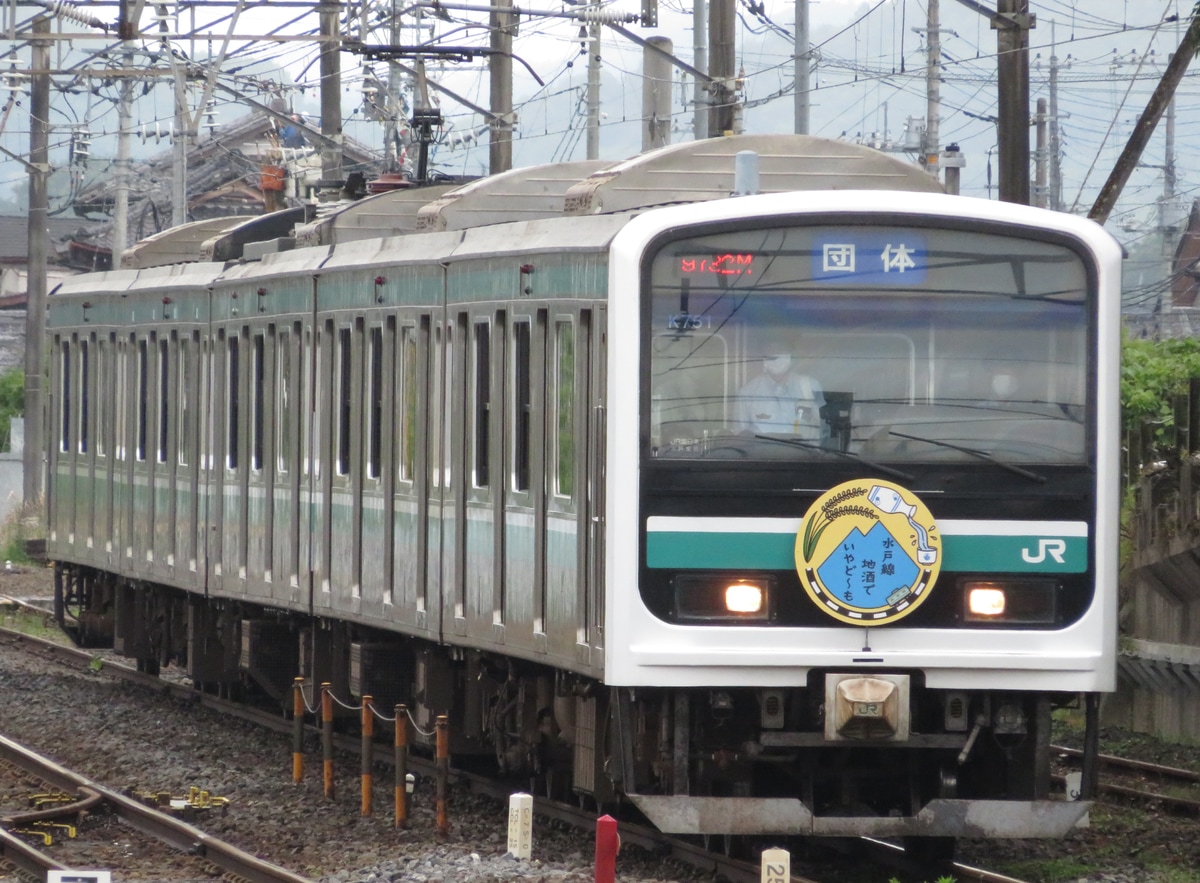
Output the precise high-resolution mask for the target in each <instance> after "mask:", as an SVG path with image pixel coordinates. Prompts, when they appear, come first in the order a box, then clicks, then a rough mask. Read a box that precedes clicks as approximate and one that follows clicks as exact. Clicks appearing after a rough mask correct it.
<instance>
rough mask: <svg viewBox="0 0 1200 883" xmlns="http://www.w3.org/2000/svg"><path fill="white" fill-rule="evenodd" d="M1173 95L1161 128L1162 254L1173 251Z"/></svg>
mask: <svg viewBox="0 0 1200 883" xmlns="http://www.w3.org/2000/svg"><path fill="white" fill-rule="evenodd" d="M1175 183H1176V182H1175V96H1174V95H1172V96H1171V102H1170V103H1169V104H1168V105H1167V122H1166V126H1165V128H1164V130H1163V195H1162V200H1161V201H1160V202H1159V204H1158V229H1159V233H1160V234H1161V235H1162V253H1163V255H1164V256H1168V255H1172V254H1174V252H1175V242H1174V236H1173V235H1168V234H1173V233H1174V221H1175V218H1174V207H1175Z"/></svg>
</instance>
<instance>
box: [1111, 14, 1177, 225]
mask: <svg viewBox="0 0 1200 883" xmlns="http://www.w3.org/2000/svg"><path fill="white" fill-rule="evenodd" d="M1197 50H1200V15H1195V14H1193V15H1192V21H1191V24H1189V25H1188V29H1187V31H1186V32H1185V33H1184V35H1183V39H1182V40H1180V41H1179V47H1178V48H1177V49H1176V50H1175V54H1174V55H1173V56H1171V61H1170V62H1169V63H1168V64H1167V70H1166V72H1165V73H1164V74H1163V76H1162V79H1161V80H1159V83H1158V86H1157V87H1156V88H1155V90H1154V94H1153V95H1151V96H1150V100H1149V101H1148V102H1147V103H1146V109H1145V110H1143V111H1142V115H1141V116H1140V117H1138V121H1137V123H1136V124H1135V125H1134V127H1133V132H1132V133H1131V134H1130V136H1129V141H1128V142H1127V143H1126V144H1125V149H1124V150H1123V151H1121V156H1120V157H1119V158H1118V159H1117V164H1116V166H1114V167H1113V170H1112V174H1110V175H1109V176H1108V180H1107V181H1105V182H1104V186H1103V187H1102V188H1101V189H1100V195H1099V196H1097V197H1096V202H1095V204H1094V205H1093V206H1092V210H1091V211H1090V212H1088V217H1089V218H1091V219H1092V220H1093V221H1097V222H1099V223H1101V224H1103V223H1104V222H1105V221H1107V220H1108V216H1109V214H1110V213H1111V212H1112V210H1113V206H1114V205H1116V203H1117V198H1118V197H1119V196H1120V195H1121V191H1122V190H1123V189H1124V187H1125V182H1127V181H1128V180H1129V176H1130V175H1131V174H1132V173H1133V169H1134V167H1135V166H1136V165H1137V164H1138V160H1139V159H1141V156H1142V151H1143V150H1145V149H1146V144H1147V143H1148V142H1149V141H1150V136H1151V135H1152V134H1154V128H1155V126H1157V125H1158V120H1159V118H1160V117H1161V116H1162V113H1163V109H1164V108H1165V107H1166V106H1167V104H1168V103H1170V100H1171V98H1172V96H1174V95H1175V89H1176V88H1177V87H1178V86H1179V83H1180V81H1181V80H1182V79H1183V75H1184V74H1185V73H1187V68H1188V63H1189V62H1190V61H1191V60H1192V56H1193V55H1195V54H1196V52H1197Z"/></svg>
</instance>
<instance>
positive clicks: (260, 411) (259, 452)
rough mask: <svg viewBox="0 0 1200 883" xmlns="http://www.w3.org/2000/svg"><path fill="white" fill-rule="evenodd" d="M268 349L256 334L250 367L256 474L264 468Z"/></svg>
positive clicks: (252, 453) (252, 465)
mask: <svg viewBox="0 0 1200 883" xmlns="http://www.w3.org/2000/svg"><path fill="white" fill-rule="evenodd" d="M266 347H267V343H266V337H265V336H264V335H262V334H255V335H254V351H253V353H252V354H251V358H252V361H253V364H252V365H251V366H250V370H251V375H250V378H251V386H250V468H251V469H252V470H253V471H255V472H261V471H262V468H263V429H264V424H265V414H264V409H265V407H266V403H265V401H264V399H263V392H264V389H263V388H264V386H265V377H264V372H265V370H266V364H265V363H266Z"/></svg>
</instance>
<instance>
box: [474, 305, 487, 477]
mask: <svg viewBox="0 0 1200 883" xmlns="http://www.w3.org/2000/svg"><path fill="white" fill-rule="evenodd" d="M474 332H475V341H474V347H473V348H472V356H471V358H472V361H473V364H472V369H473V370H472V371H471V383H472V389H471V403H472V407H471V434H470V438H471V446H472V455H471V463H472V471H473V475H472V478H471V483H472V484H473V485H474V486H475V487H477V488H485V487H487V486H488V479H489V475H488V462H489V450H490V448H489V445H488V427H489V425H490V421H489V417H490V415H491V409H492V384H491V376H492V375H491V371H492V356H491V340H492V338H491V333H492V326H491V325H489V324H488V323H487V322H476V323H475V326H474Z"/></svg>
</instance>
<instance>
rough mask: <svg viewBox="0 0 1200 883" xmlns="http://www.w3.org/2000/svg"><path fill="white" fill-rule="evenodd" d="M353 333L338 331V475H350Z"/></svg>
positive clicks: (347, 330)
mask: <svg viewBox="0 0 1200 883" xmlns="http://www.w3.org/2000/svg"><path fill="white" fill-rule="evenodd" d="M351 380H352V375H351V332H350V329H349V328H340V329H338V337H337V378H336V379H335V381H334V383H335V386H334V389H335V390H336V391H337V401H336V402H335V403H334V408H335V413H336V414H337V474H338V475H349V474H350V418H351V413H352V410H353V407H354V400H353V396H352V391H351Z"/></svg>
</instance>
